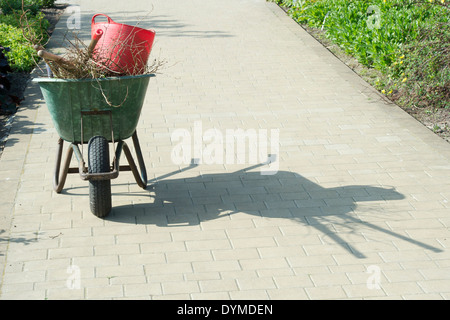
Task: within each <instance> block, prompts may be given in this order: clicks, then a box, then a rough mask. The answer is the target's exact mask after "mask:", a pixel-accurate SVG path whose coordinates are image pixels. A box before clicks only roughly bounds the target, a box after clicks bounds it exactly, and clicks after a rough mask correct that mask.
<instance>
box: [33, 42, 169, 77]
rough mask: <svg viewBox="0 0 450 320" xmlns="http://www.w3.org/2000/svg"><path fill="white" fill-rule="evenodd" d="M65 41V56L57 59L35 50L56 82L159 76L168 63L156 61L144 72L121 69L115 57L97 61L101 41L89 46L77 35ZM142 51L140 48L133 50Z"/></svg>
mask: <svg viewBox="0 0 450 320" xmlns="http://www.w3.org/2000/svg"><path fill="white" fill-rule="evenodd" d="M65 41H66V42H67V43H68V44H69V45H68V47H67V48H66V51H67V52H66V53H65V54H64V55H55V54H52V53H51V52H48V51H46V50H45V49H44V48H43V47H42V46H39V45H35V49H36V51H37V54H38V56H39V57H41V58H43V59H44V61H45V62H46V63H47V65H48V66H49V67H50V70H51V72H52V74H53V76H54V77H55V78H60V79H97V78H105V77H119V76H127V75H130V76H132V75H141V74H150V73H156V72H157V71H158V70H159V69H160V68H161V67H162V66H163V65H164V64H165V63H166V62H165V61H164V60H160V59H159V58H158V59H153V61H151V62H150V63H147V64H146V65H145V67H144V68H140V67H137V65H138V63H136V68H133V69H131V70H130V69H125V68H120V66H119V65H118V64H117V62H115V61H114V57H109V58H106V59H96V58H95V57H96V52H97V49H96V48H95V45H96V44H97V41H98V40H96V39H95V38H94V39H92V41H91V43H90V44H89V46H87V45H86V44H85V43H84V42H83V41H81V40H80V39H79V38H78V36H77V35H76V34H73V39H72V40H70V39H68V37H67V35H66V37H65ZM123 50H126V46H121V48H120V50H119V53H118V55H120V53H121V51H123ZM133 50H139V48H133ZM112 66H115V67H117V68H116V69H119V71H117V70H114V69H113V68H112Z"/></svg>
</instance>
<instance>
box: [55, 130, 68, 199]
mask: <svg viewBox="0 0 450 320" xmlns="http://www.w3.org/2000/svg"><path fill="white" fill-rule="evenodd" d="M58 145H59V146H58V154H57V157H56V166H55V172H54V175H53V189H54V190H55V191H56V192H57V193H60V192H61V191H62V189H63V188H64V184H65V183H66V178H67V173H68V172H69V166H70V160H71V159H72V154H73V149H72V148H71V147H70V148H69V149H68V150H67V152H66V158H65V160H64V165H63V169H62V171H61V159H62V152H63V147H64V140H63V139H61V138H59V140H58Z"/></svg>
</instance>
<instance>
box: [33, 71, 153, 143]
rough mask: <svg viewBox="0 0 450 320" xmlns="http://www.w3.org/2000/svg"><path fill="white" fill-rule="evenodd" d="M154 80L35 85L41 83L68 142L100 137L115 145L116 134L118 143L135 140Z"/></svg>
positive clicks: (48, 80) (136, 78)
mask: <svg viewBox="0 0 450 320" xmlns="http://www.w3.org/2000/svg"><path fill="white" fill-rule="evenodd" d="M154 76H155V75H154V74H146V75H138V76H124V77H110V78H100V79H57V78H37V79H34V80H33V81H35V82H37V83H39V86H40V88H41V91H42V95H43V97H44V100H45V102H46V104H47V107H48V110H49V112H50V115H51V118H52V121H53V124H54V126H55V129H56V131H57V133H58V134H59V136H60V137H61V138H62V139H63V140H65V141H68V142H73V143H87V142H88V141H89V139H90V138H91V137H93V136H97V135H100V136H104V137H105V138H106V139H107V140H108V141H112V134H111V132H112V131H113V132H114V140H115V141H118V140H125V139H127V138H129V137H131V136H132V135H133V133H134V132H135V130H136V126H137V124H138V121H139V117H140V114H141V109H142V106H143V104H144V99H145V94H146V92H147V87H148V83H149V80H150V78H151V77H154ZM104 111H106V112H104ZM109 111H110V112H109ZM96 112H98V114H96ZM83 114H84V116H83ZM86 114H88V115H86ZM105 114H106V115H105ZM111 120H112V122H111ZM111 127H112V129H113V130H112V131H111ZM82 133H83V141H81V140H82V139H81V136H82Z"/></svg>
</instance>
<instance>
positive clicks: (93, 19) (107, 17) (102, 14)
mask: <svg viewBox="0 0 450 320" xmlns="http://www.w3.org/2000/svg"><path fill="white" fill-rule="evenodd" d="M98 16H104V17H106V19H108V23H116V22H114V21H113V19H111V18H110V17H109V16H107V15H106V14H104V13H97V14H94V15H93V16H92V21H91V26H92V25H94V24H95V18H96V17H98Z"/></svg>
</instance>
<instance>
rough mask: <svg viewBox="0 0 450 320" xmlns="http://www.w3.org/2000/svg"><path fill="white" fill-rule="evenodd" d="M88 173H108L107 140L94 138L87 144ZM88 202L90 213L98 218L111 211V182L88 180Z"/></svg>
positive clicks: (98, 137) (99, 137) (100, 137)
mask: <svg viewBox="0 0 450 320" xmlns="http://www.w3.org/2000/svg"><path fill="white" fill-rule="evenodd" d="M88 172H89V173H104V172H109V146H108V140H106V139H105V138H104V137H102V136H95V137H92V138H91V139H90V140H89V143H88ZM89 202H90V207H91V211H92V213H93V214H94V215H96V216H97V217H99V218H103V217H106V216H107V215H108V214H109V212H110V211H111V180H109V179H108V180H89Z"/></svg>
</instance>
